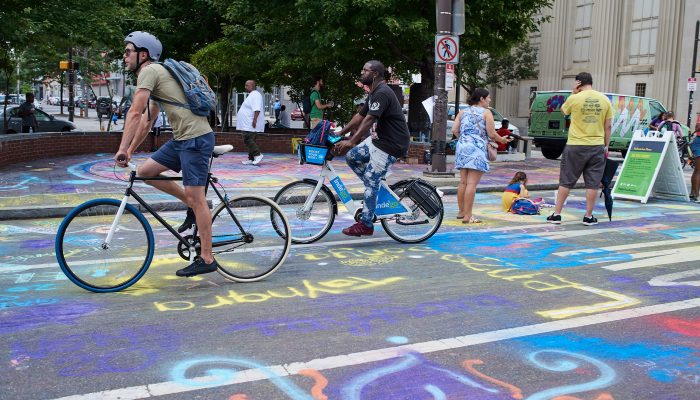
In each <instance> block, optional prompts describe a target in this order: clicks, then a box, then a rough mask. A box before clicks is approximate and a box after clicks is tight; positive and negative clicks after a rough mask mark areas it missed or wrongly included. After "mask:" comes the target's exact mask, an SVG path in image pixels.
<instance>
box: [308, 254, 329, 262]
mask: <svg viewBox="0 0 700 400" xmlns="http://www.w3.org/2000/svg"><path fill="white" fill-rule="evenodd" d="M328 257H330V256H329V255H328V254H304V260H305V261H318V260H324V259H326V258H328Z"/></svg>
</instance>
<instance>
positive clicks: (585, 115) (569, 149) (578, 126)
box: [547, 72, 615, 226]
mask: <svg viewBox="0 0 700 400" xmlns="http://www.w3.org/2000/svg"><path fill="white" fill-rule="evenodd" d="M561 112H562V113H563V114H564V115H570V116H571V126H570V127H569V137H568V139H567V141H566V147H565V148H564V153H562V157H561V167H560V169H559V189H558V190H557V200H556V205H555V206H554V212H553V213H552V215H550V216H549V217H547V222H549V223H552V224H561V210H562V208H564V202H565V201H566V198H567V197H568V196H569V192H570V191H571V189H573V187H574V186H575V185H576V181H578V179H579V178H580V177H581V175H583V180H584V182H585V184H586V214H585V215H584V216H583V224H584V225H586V226H590V225H597V224H598V219H597V218H596V217H594V216H593V207H594V206H595V201H596V198H597V197H598V189H599V188H600V181H601V180H602V179H603V173H604V172H605V162H606V161H605V160H606V158H607V155H608V145H609V144H610V134H611V131H612V119H613V115H614V114H615V113H614V111H613V108H612V104H611V103H610V99H608V98H607V96H605V95H604V94H602V93H600V92H598V91H596V90H593V77H592V76H591V74H590V73H588V72H581V73H579V74H578V75H576V78H575V81H574V87H573V89H572V90H571V96H569V97H568V98H567V99H566V101H565V102H564V105H562V107H561Z"/></svg>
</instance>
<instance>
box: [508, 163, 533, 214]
mask: <svg viewBox="0 0 700 400" xmlns="http://www.w3.org/2000/svg"><path fill="white" fill-rule="evenodd" d="M526 183H527V175H525V173H524V172H522V171H518V172H516V173H515V175H514V176H513V179H511V180H510V183H509V184H508V186H506V189H505V191H504V192H503V195H502V196H501V201H502V202H503V211H505V212H510V208H511V206H512V205H513V202H514V201H515V200H516V199H526V198H528V197H529V194H528V192H527V187H525V184H526Z"/></svg>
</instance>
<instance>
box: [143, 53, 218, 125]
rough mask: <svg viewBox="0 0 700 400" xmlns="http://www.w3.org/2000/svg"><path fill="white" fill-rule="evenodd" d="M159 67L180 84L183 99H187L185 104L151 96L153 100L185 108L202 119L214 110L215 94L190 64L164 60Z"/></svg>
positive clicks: (169, 59) (170, 59)
mask: <svg viewBox="0 0 700 400" xmlns="http://www.w3.org/2000/svg"><path fill="white" fill-rule="evenodd" d="M161 65H162V66H163V67H165V69H167V70H168V72H170V75H172V76H173V78H175V80H177V81H178V82H179V83H180V86H181V87H182V91H183V92H184V93H185V98H187V104H183V103H178V102H176V101H169V100H163V99H160V98H158V97H155V96H151V97H152V98H153V99H154V100H156V101H158V102H161V103H166V104H171V105H174V106H178V107H183V108H187V109H188V110H190V111H192V113H193V114H195V115H199V116H202V117H208V116H209V113H210V112H211V111H215V110H216V94H215V93H214V91H213V90H211V87H209V84H208V83H207V81H206V80H205V79H204V77H203V76H202V74H201V73H200V72H199V71H198V70H197V68H195V67H194V66H193V65H192V64H189V63H186V62H184V61H175V60H173V59H172V58H168V59H166V60H165V61H164V62H163V63H162V64H161Z"/></svg>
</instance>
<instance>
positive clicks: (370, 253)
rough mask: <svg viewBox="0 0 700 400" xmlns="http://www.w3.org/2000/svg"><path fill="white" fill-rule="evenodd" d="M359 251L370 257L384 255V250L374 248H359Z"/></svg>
mask: <svg viewBox="0 0 700 400" xmlns="http://www.w3.org/2000/svg"><path fill="white" fill-rule="evenodd" d="M358 253H360V254H362V255H363V256H368V257H378V256H383V255H384V251H382V250H379V249H377V250H372V251H367V250H358Z"/></svg>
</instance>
